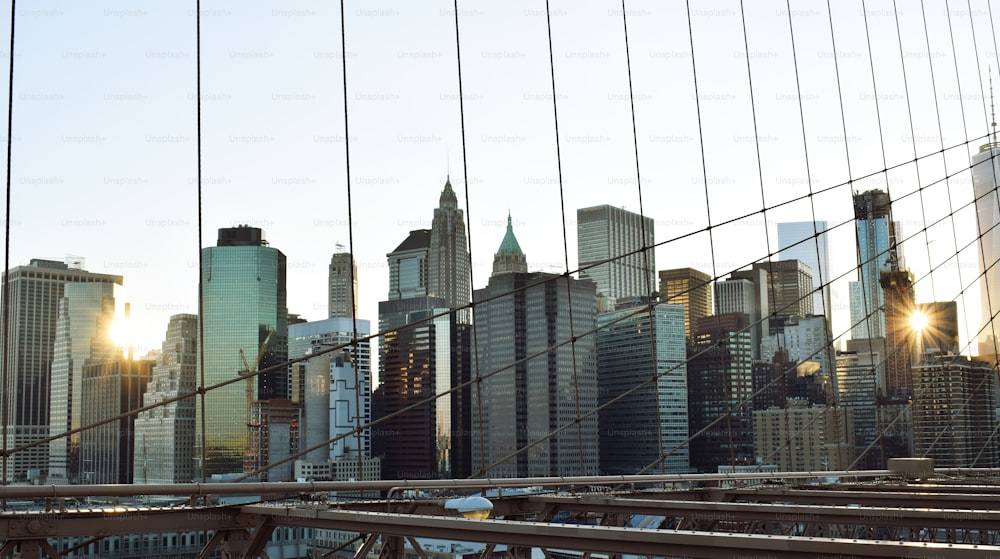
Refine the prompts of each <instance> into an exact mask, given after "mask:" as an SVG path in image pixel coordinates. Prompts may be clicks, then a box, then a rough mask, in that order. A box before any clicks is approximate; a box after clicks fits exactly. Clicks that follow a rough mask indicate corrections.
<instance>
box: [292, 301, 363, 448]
mask: <svg viewBox="0 0 1000 559" xmlns="http://www.w3.org/2000/svg"><path fill="white" fill-rule="evenodd" d="M353 329H354V320H353V319H351V318H346V317H345V318H330V319H327V320H319V321H316V322H305V323H302V324H293V325H291V326H289V328H288V357H289V358H290V359H296V358H299V357H303V356H305V355H309V354H311V353H315V352H317V351H321V350H324V349H328V348H330V347H331V346H339V345H344V344H351V341H352V339H353V337H354V334H353ZM357 329H358V336H359V337H367V336H368V334H369V331H370V325H369V322H368V321H367V320H358V321H357ZM355 366H356V367H357V373H358V382H357V383H356V382H355V378H354V370H355ZM371 385H372V371H371V342H370V341H368V340H365V341H362V342H358V344H357V346H354V345H346V346H345V347H344V348H343V349H341V350H337V351H333V352H328V353H324V354H323V355H319V356H317V357H313V358H312V359H310V360H309V361H306V362H300V363H296V364H295V365H292V387H293V388H292V394H291V399H292V401H293V402H295V403H297V404H299V405H301V406H302V407H303V414H302V429H301V437H300V446H301V448H302V449H303V450H304V449H307V448H312V447H314V446H316V445H317V444H319V443H322V442H323V441H325V440H327V439H332V438H335V437H337V436H338V435H343V434H346V433H351V432H353V431H354V429H355V427H356V426H357V422H358V421H360V424H362V425H364V424H366V423H369V422H370V421H371V394H372V390H371ZM359 386H360V388H358V387H359ZM359 440H360V442H359ZM358 452H360V453H361V454H362V455H363V456H364V457H366V458H367V457H369V456H371V429H365V430H364V431H363V432H362V433H361V436H360V437H358V436H355V435H353V434H352V435H350V436H348V437H346V438H343V439H340V440H338V441H336V442H334V443H331V444H329V445H326V446H324V447H323V448H320V449H318V450H316V451H314V452H313V453H310V454H307V455H306V456H304V457H303V459H304V460H306V461H310V462H314V463H319V462H325V461H326V460H340V459H357V455H358Z"/></svg>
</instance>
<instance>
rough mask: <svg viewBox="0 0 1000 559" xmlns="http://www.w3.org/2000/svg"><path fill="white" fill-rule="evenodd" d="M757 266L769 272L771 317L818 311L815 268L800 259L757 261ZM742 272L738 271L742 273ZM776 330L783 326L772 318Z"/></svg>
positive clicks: (757, 268) (768, 301)
mask: <svg viewBox="0 0 1000 559" xmlns="http://www.w3.org/2000/svg"><path fill="white" fill-rule="evenodd" d="M752 269H753V270H764V271H765V273H766V274H767V287H766V292H767V293H766V294H767V306H768V308H769V309H770V311H771V318H772V319H774V318H776V317H777V318H778V319H779V320H778V322H780V317H787V316H807V315H810V314H814V309H813V298H812V294H811V292H812V283H813V281H812V277H813V271H812V270H811V269H809V266H807V265H806V264H805V263H804V262H802V261H800V260H775V261H773V262H757V263H755V264H754V265H753V266H752ZM740 273H741V272H734V274H736V275H738V274H740ZM771 322H772V323H771V324H770V330H771V331H772V332H774V331H776V330H780V329H781V325H780V323H779V324H774V322H775V320H771Z"/></svg>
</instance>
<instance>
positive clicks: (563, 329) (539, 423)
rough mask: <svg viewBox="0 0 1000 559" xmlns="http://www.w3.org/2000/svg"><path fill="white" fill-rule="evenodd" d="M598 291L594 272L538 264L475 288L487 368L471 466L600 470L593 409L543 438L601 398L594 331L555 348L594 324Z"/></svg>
mask: <svg viewBox="0 0 1000 559" xmlns="http://www.w3.org/2000/svg"><path fill="white" fill-rule="evenodd" d="M512 234H513V233H512V232H511V235H512ZM507 241H508V239H507V238H506V237H505V239H504V242H505V243H506V242H507ZM501 246H502V245H501ZM500 254H501V252H498V256H497V258H501V256H500ZM494 268H495V269H496V268H497V266H496V265H495V266H494ZM595 297H596V289H595V286H594V283H593V282H592V281H588V280H577V279H573V278H566V277H564V276H559V275H556V274H547V273H542V272H533V273H525V272H513V271H504V272H498V273H495V274H493V275H492V276H491V277H490V281H489V284H488V285H487V286H486V287H485V288H482V289H477V290H476V291H475V294H474V298H475V300H476V301H483V302H482V303H479V305H478V307H477V311H476V324H475V326H474V327H475V328H476V343H477V348H476V349H477V353H478V360H477V363H478V367H479V371H480V372H481V373H483V374H490V376H488V377H487V378H485V379H483V380H482V383H481V386H480V387H479V388H476V389H473V390H472V391H471V397H472V406H471V409H472V418H471V426H472V470H473V472H472V473H473V474H474V475H477V476H483V477H528V476H561V475H595V474H597V472H598V461H599V453H598V448H599V442H598V440H599V435H598V423H597V417H596V414H591V415H590V416H588V417H585V418H583V419H581V420H580V421H579V423H578V424H576V425H573V427H571V428H569V429H564V430H562V431H561V432H559V433H557V434H555V435H554V436H552V437H551V438H545V437H546V436H547V435H549V434H550V432H551V431H552V430H553V429H555V428H556V427H560V426H562V425H567V424H570V425H572V424H573V422H574V420H576V419H577V418H578V414H584V413H587V412H589V411H591V410H593V409H595V408H596V407H597V364H596V353H595V340H594V336H583V337H581V338H580V339H579V340H577V341H576V342H575V344H568V343H563V344H562V345H559V346H558V347H553V346H554V345H556V344H558V343H560V342H566V341H567V340H570V339H571V337H572V336H573V335H582V334H583V333H585V332H590V331H591V330H593V328H594V326H595V324H596V322H595V315H594V305H595ZM571 304H572V308H570V305H571ZM536 353H539V354H540V355H537V356H535V357H533V358H530V359H528V357H529V356H532V355H534V354H536ZM491 373H492V374H491ZM539 439H544V440H542V441H541V442H539V443H538V444H536V445H535V446H533V447H531V448H530V449H529V450H526V451H524V452H517V454H516V456H513V457H511V455H512V454H514V453H515V452H516V451H518V450H520V449H522V448H524V447H526V446H527V445H528V444H529V443H533V442H536V441H537V440H539ZM581 442H582V446H581ZM508 458H509V459H508ZM502 460H503V461H502ZM501 461H502V462H501Z"/></svg>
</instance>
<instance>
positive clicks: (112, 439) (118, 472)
mask: <svg viewBox="0 0 1000 559" xmlns="http://www.w3.org/2000/svg"><path fill="white" fill-rule="evenodd" d="M154 364H155V361H145V360H140V359H130V358H126V357H122V356H121V355H118V356H117V357H115V358H113V359H110V360H107V361H91V362H88V363H87V364H86V365H84V366H83V370H82V371H81V376H82V377H83V380H82V382H81V383H80V385H81V392H82V398H81V399H82V401H83V411H82V412H81V414H80V417H81V419H82V421H83V423H84V424H85V425H91V424H95V423H99V422H102V421H105V420H108V419H112V418H116V417H117V419H115V420H114V421H112V422H110V423H104V424H103V425H98V426H96V427H94V428H92V429H87V430H86V431H84V432H82V433H80V481H81V483H133V467H134V465H135V453H136V448H135V445H136V440H135V435H134V430H133V424H134V423H135V416H125V417H119V416H121V415H122V414H125V413H128V412H130V411H132V410H135V409H138V408H140V407H142V393H143V392H145V390H146V385H147V383H148V382H149V378H150V376H151V375H152V371H153V365H154ZM139 442H140V444H142V441H139ZM140 452H141V447H140Z"/></svg>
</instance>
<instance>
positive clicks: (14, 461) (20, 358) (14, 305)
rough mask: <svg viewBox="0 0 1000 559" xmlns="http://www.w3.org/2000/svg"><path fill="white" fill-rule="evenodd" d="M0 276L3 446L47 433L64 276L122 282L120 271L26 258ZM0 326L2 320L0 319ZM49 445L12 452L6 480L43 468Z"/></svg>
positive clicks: (68, 279) (34, 473)
mask: <svg viewBox="0 0 1000 559" xmlns="http://www.w3.org/2000/svg"><path fill="white" fill-rule="evenodd" d="M5 281H6V282H8V283H7V286H8V289H9V293H10V302H9V309H10V313H11V314H10V320H9V328H10V331H9V333H8V334H7V336H6V339H7V343H8V346H7V347H6V348H0V350H2V352H3V355H4V356H5V357H6V359H7V369H8V377H7V386H4V387H3V390H4V392H6V394H7V395H8V398H9V403H8V407H7V421H6V424H7V447H8V448H14V447H18V446H21V445H25V444H28V443H33V442H35V441H38V440H41V439H44V438H47V437H48V436H49V433H50V415H49V411H50V410H49V401H50V393H49V390H50V385H51V367H52V356H53V349H54V347H55V339H56V322H57V321H58V317H59V301H61V300H62V298H63V294H64V289H65V285H66V283H67V282H96V283H110V284H117V285H121V284H122V277H121V276H113V275H106V274H95V273H92V272H88V271H86V270H83V269H80V268H79V267H70V266H69V265H68V264H66V263H64V262H57V261H52V260H41V259H32V260H31V261H30V263H29V264H28V265H27V266H18V267H16V268H11V269H10V270H8V271H7V272H6V277H5ZM0 328H2V324H0ZM48 467H49V445H47V444H43V445H39V446H36V447H33V448H31V449H28V450H25V451H23V452H18V453H17V454H14V455H12V456H11V457H10V458H9V459H8V460H7V470H8V471H7V472H3V473H0V475H3V477H4V478H5V479H6V481H14V480H18V481H25V480H27V479H28V478H29V477H35V476H37V475H40V474H42V473H44V472H46V471H47V470H48Z"/></svg>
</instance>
